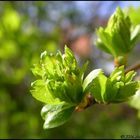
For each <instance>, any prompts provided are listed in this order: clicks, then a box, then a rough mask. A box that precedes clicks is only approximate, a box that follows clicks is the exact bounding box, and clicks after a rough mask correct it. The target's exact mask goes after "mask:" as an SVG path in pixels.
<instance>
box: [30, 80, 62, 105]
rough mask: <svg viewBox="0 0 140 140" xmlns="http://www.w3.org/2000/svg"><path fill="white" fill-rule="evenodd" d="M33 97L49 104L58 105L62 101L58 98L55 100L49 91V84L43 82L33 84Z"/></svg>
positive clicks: (38, 81)
mask: <svg viewBox="0 0 140 140" xmlns="http://www.w3.org/2000/svg"><path fill="white" fill-rule="evenodd" d="M32 88H33V89H32V90H31V93H32V96H33V97H34V98H35V99H37V100H39V101H41V102H43V103H47V104H58V103H60V102H61V101H60V100H59V99H58V98H54V97H53V96H52V94H51V92H50V91H49V90H48V87H47V84H46V83H45V82H44V81H43V80H36V81H35V82H33V83H32Z"/></svg>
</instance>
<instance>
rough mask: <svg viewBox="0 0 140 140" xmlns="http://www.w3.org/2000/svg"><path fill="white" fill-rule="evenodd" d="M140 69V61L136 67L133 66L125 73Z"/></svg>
mask: <svg viewBox="0 0 140 140" xmlns="http://www.w3.org/2000/svg"><path fill="white" fill-rule="evenodd" d="M138 69H140V61H138V62H136V63H135V64H134V65H131V66H129V67H128V68H126V70H125V73H127V72H129V71H131V70H138Z"/></svg>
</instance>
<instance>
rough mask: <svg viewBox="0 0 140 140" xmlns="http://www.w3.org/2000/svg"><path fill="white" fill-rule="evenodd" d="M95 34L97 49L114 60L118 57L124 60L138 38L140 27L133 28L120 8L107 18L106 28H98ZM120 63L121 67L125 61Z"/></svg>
mask: <svg viewBox="0 0 140 140" xmlns="http://www.w3.org/2000/svg"><path fill="white" fill-rule="evenodd" d="M96 33H97V36H98V38H97V40H96V46H97V47H99V48H100V49H102V50H103V51H105V52H107V53H110V54H111V55H113V57H114V58H115V59H118V57H120V56H121V57H124V59H125V57H126V55H127V54H128V53H129V52H130V51H131V50H132V48H133V47H134V45H135V43H136V42H137V40H138V39H139V37H140V27H139V25H137V26H134V27H133V24H132V23H131V21H130V18H129V16H128V15H126V14H125V13H124V12H123V11H122V10H121V8H120V7H117V8H116V11H115V12H114V14H113V15H111V17H110V18H109V21H108V24H107V27H106V28H102V27H99V29H97V30H96ZM122 60H123V59H122ZM120 63H121V65H123V64H125V63H126V61H123V62H120Z"/></svg>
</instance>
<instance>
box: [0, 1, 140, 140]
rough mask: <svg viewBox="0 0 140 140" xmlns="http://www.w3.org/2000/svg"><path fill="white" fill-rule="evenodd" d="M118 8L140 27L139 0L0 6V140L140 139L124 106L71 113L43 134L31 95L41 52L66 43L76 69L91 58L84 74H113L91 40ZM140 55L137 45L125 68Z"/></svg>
mask: <svg viewBox="0 0 140 140" xmlns="http://www.w3.org/2000/svg"><path fill="white" fill-rule="evenodd" d="M117 6H120V7H121V8H123V9H127V12H128V14H129V15H130V16H131V18H132V22H133V23H135V25H137V24H140V16H139V13H140V2H139V1H134V2H133V1H107V2H106V1H105V2H104V1H87V2H86V1H48V2H45V1H34V2H31V1H28V2H25V1H19V2H18V1H12V2H10V1H9V2H8V1H7V2H4V1H3V2H2V1H1V2H0V138H63V139H65V138H120V136H121V135H131V134H132V135H139V136H140V119H139V116H140V115H139V116H138V113H137V110H136V109H135V108H133V107H132V106H130V105H129V104H127V103H123V104H117V105H116V104H112V105H108V106H105V105H94V106H92V107H90V108H88V109H86V110H85V111H84V112H80V113H74V114H73V116H72V117H71V119H70V120H69V121H68V122H67V123H66V124H64V125H63V126H61V127H58V128H54V129H50V130H44V129H43V123H44V121H43V119H42V118H41V116H40V110H41V108H42V106H43V104H42V103H40V102H39V101H37V100H35V99H34V98H33V97H32V96H31V93H30V88H31V87H30V84H31V82H32V81H34V80H35V77H34V76H33V74H32V73H31V67H32V66H33V64H35V63H37V62H38V60H39V56H40V53H41V52H43V51H44V50H47V51H48V52H50V53H56V52H57V50H61V51H62V52H63V48H64V45H65V44H66V45H67V46H68V47H70V48H71V49H72V51H73V52H74V54H75V56H76V59H77V61H78V63H79V65H82V64H83V63H84V62H85V61H86V60H89V69H88V70H87V73H88V72H89V71H90V70H92V69H96V68H102V69H103V70H104V71H105V73H106V74H109V73H110V72H111V71H112V70H113V68H114V66H113V58H112V57H111V56H110V55H108V54H106V53H104V52H102V51H100V50H98V49H97V48H96V47H95V45H94V42H95V39H96V34H95V31H96V28H98V27H99V26H103V27H105V26H106V24H107V21H108V18H109V16H110V15H111V14H112V13H113V12H114V11H115V9H116V7H117ZM139 52H140V44H139V43H138V44H137V47H136V48H135V49H134V51H133V52H132V53H131V54H130V57H129V62H128V65H131V64H133V63H135V62H136V61H137V60H138V59H140V55H139V54H140V53H139ZM135 103H136V102H135ZM135 103H134V104H135ZM138 103H139V101H137V104H138ZM139 108H140V105H139ZM139 110H140V109H139Z"/></svg>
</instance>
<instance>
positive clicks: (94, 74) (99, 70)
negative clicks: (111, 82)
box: [83, 69, 102, 90]
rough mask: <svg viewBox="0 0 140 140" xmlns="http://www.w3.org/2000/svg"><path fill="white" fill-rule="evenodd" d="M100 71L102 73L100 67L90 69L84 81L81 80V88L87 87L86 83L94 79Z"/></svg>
mask: <svg viewBox="0 0 140 140" xmlns="http://www.w3.org/2000/svg"><path fill="white" fill-rule="evenodd" d="M101 73H102V70H101V69H95V70H93V71H91V72H90V73H89V74H88V75H87V76H86V78H85V79H84V82H83V90H85V89H86V88H87V87H88V85H89V84H90V83H91V82H92V81H93V79H95V78H96V77H97V76H98V75H99V74H101Z"/></svg>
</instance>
